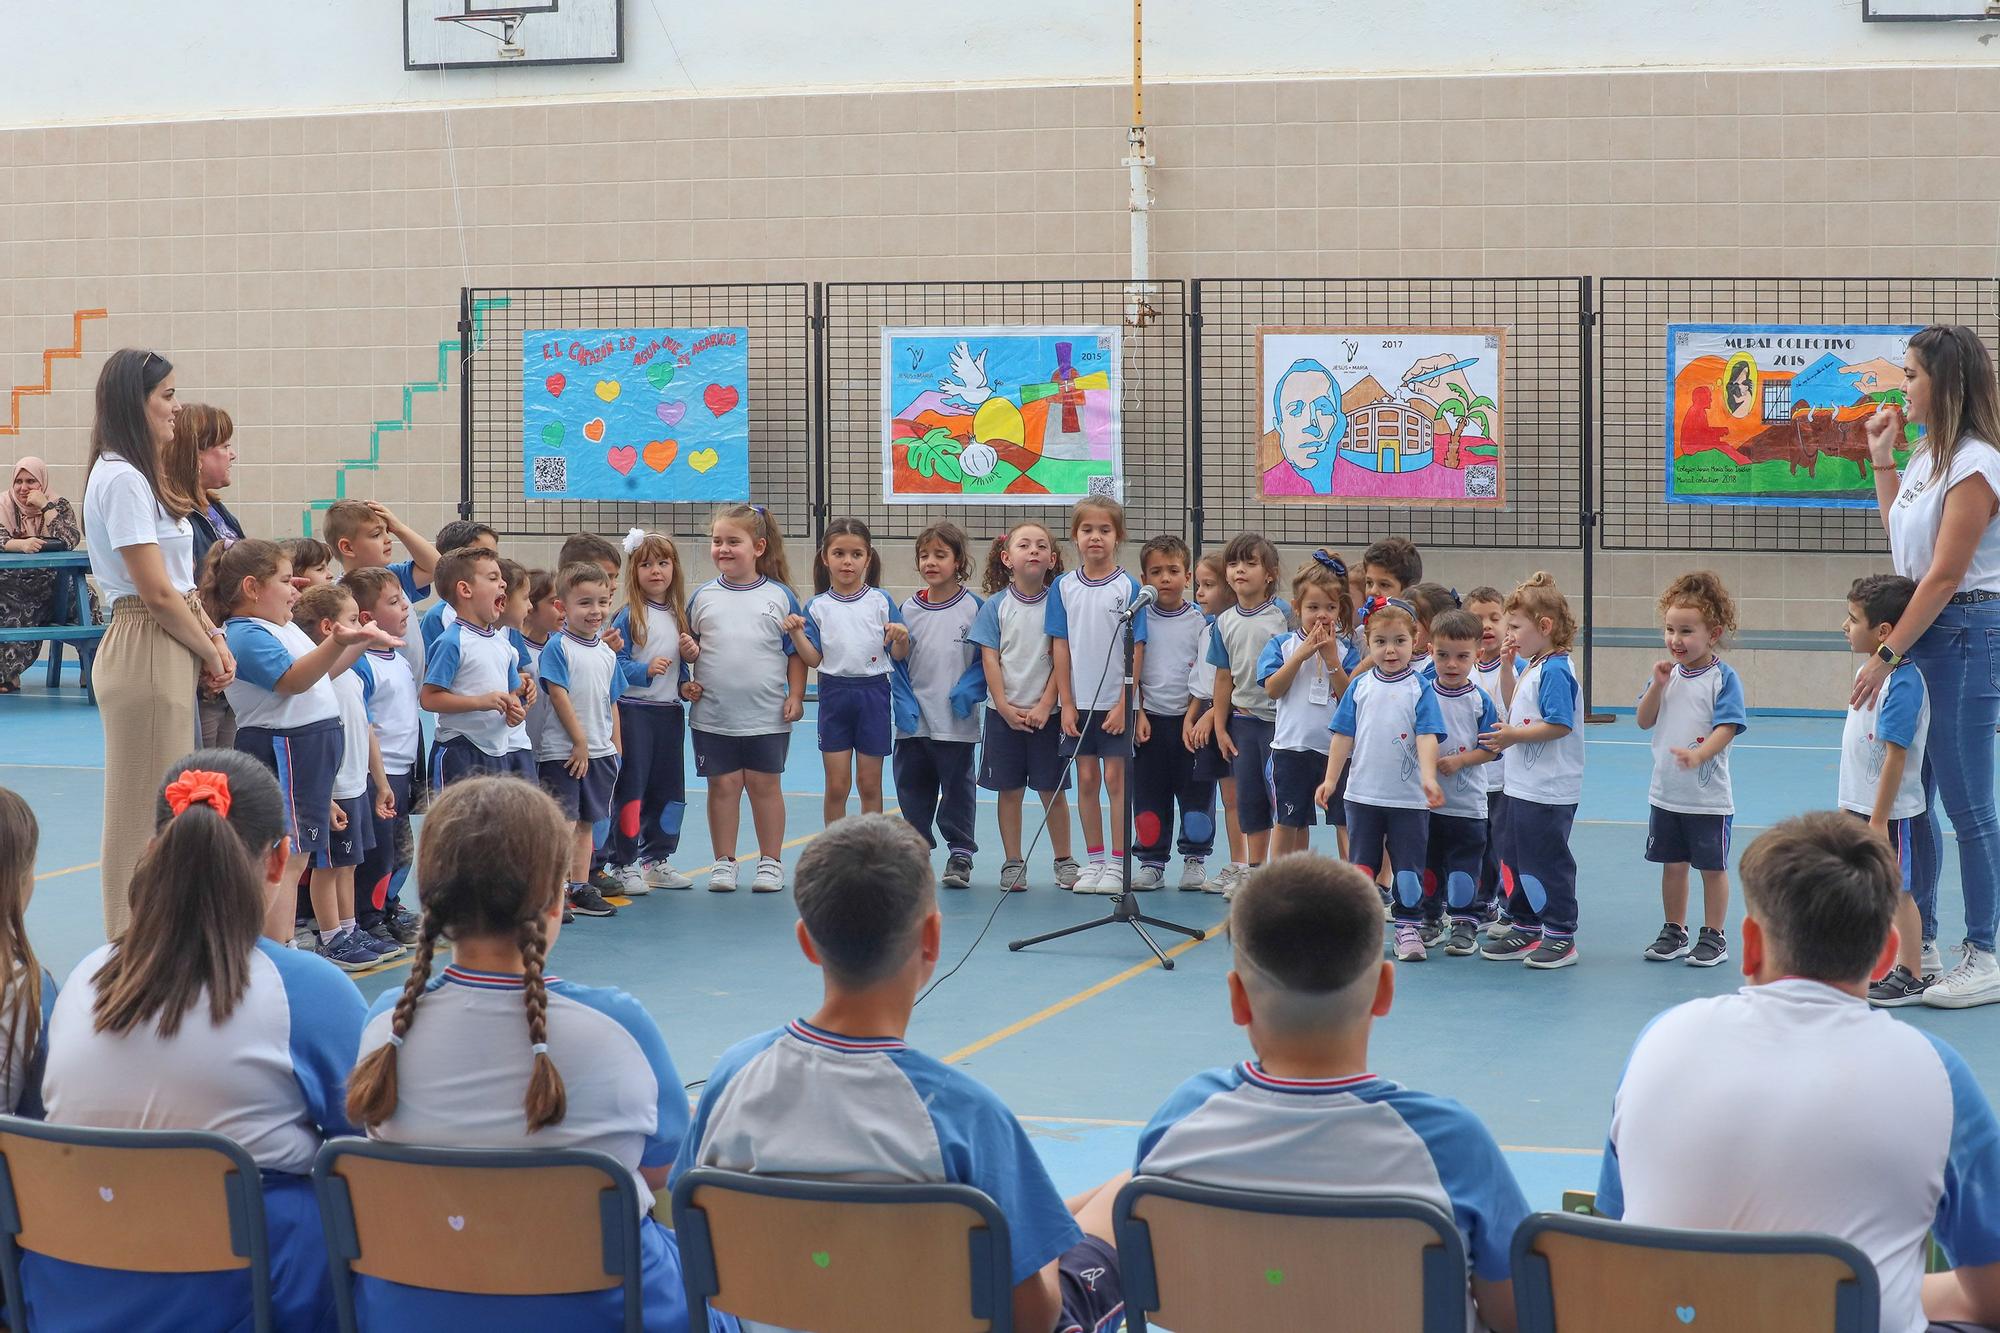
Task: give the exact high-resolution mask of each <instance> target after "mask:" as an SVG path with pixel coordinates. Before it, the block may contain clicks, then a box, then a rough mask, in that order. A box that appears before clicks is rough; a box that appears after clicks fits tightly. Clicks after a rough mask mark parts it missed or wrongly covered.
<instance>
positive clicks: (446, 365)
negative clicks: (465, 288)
mask: <svg viewBox="0 0 2000 1333" xmlns="http://www.w3.org/2000/svg"><path fill="white" fill-rule="evenodd" d="M506 304H507V298H506V297H504V296H495V297H488V298H487V299H485V300H480V301H474V302H473V303H472V346H473V350H475V351H477V350H478V349H479V348H480V347H482V346H484V345H485V342H486V312H487V311H488V310H492V309H495V308H496V307H502V306H505V305H506ZM99 313H102V312H99ZM459 351H460V345H459V341H458V339H456V338H444V339H440V340H439V342H438V369H437V378H435V379H429V380H412V381H411V382H410V383H408V384H405V385H404V386H403V415H402V416H401V417H400V418H396V419H392V420H389V421H378V422H376V423H375V424H374V425H372V426H370V427H369V428H368V457H366V458H343V459H341V460H340V470H339V471H337V472H335V473H334V474H333V495H332V497H331V498H329V499H325V500H314V501H313V502H312V503H311V504H309V505H307V506H306V508H305V510H304V511H303V512H302V513H301V514H300V516H299V518H300V522H301V524H302V525H303V526H302V529H301V531H302V535H304V536H307V537H310V536H312V535H313V515H314V514H323V513H325V512H326V511H327V510H328V509H330V508H332V507H333V502H334V501H335V500H345V499H346V498H347V477H348V474H349V473H353V472H373V471H375V470H376V469H377V468H379V467H380V466H381V465H382V437H383V436H384V435H388V434H391V433H392V432H396V431H405V430H408V429H409V428H410V427H411V426H412V425H413V424H414V423H415V420H416V418H415V411H416V397H417V395H418V394H420V393H443V392H444V390H445V388H446V386H448V385H449V384H450V383H451V363H452V358H453V357H455V356H457V355H458V353H459ZM17 392H18V390H17Z"/></svg>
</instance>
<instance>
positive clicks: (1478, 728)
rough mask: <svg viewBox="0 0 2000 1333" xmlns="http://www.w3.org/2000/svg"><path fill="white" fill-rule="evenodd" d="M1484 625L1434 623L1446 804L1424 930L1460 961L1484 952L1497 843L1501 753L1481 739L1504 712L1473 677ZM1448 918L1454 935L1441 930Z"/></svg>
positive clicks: (1427, 877)
mask: <svg viewBox="0 0 2000 1333" xmlns="http://www.w3.org/2000/svg"><path fill="white" fill-rule="evenodd" d="M1479 629H1480V626H1479V618H1478V617H1477V616H1475V615H1473V614H1472V613H1471V612H1469V611H1458V610H1453V611H1445V612H1443V613H1441V614H1440V615H1439V616H1438V617H1437V619H1435V620H1433V621H1432V622H1431V665H1432V668H1433V670H1434V671H1435V676H1434V678H1433V681H1432V685H1431V690H1432V693H1434V694H1436V695H1437V701H1438V712H1439V713H1440V714H1441V715H1442V716H1443V717H1444V730H1445V736H1444V740H1442V741H1441V742H1439V744H1438V761H1437V775H1438V786H1440V787H1442V788H1444V804H1443V805H1441V806H1439V807H1438V808H1437V809H1435V810H1433V811H1431V828H1430V843H1429V847H1428V854H1427V857H1426V865H1425V867H1424V890H1425V892H1424V924H1423V927H1422V935H1423V942H1424V944H1425V945H1426V946H1428V945H1432V944H1436V943H1439V942H1440V941H1442V942H1443V943H1444V946H1445V949H1444V951H1445V952H1446V953H1448V954H1451V955H1453V956H1455V957H1460V958H1463V957H1466V956H1468V955H1471V954H1474V953H1477V952H1478V951H1479V923H1480V922H1481V921H1483V920H1485V918H1486V913H1487V910H1488V908H1489V907H1490V905H1491V904H1492V901H1493V900H1492V898H1491V897H1490V896H1485V897H1482V893H1483V892H1484V890H1483V889H1482V887H1481V884H1480V866H1481V864H1482V863H1483V862H1484V861H1485V859H1486V849H1487V844H1488V843H1489V842H1490V841H1491V840H1492V839H1491V836H1490V834H1491V830H1492V826H1491V824H1490V823H1489V816H1488V811H1487V802H1486V768H1487V766H1488V765H1490V764H1491V763H1492V762H1493V761H1494V760H1495V759H1497V758H1499V756H1498V755H1496V754H1494V753H1493V752H1492V751H1491V750H1488V749H1485V748H1483V747H1482V746H1481V745H1480V744H1479V736H1480V733H1482V732H1485V731H1489V730H1491V729H1492V727H1493V724H1494V723H1495V722H1498V721H1499V720H1500V714H1499V712H1498V710H1497V708H1496V706H1495V705H1494V702H1493V699H1492V696H1490V695H1488V694H1487V693H1486V691H1485V690H1483V689H1481V688H1480V686H1479V684H1478V682H1477V681H1475V680H1474V679H1473V671H1474V669H1475V666H1476V664H1477V661H1478V654H1479ZM1447 915H1448V916H1449V918H1450V920H1451V925H1450V927H1449V932H1450V933H1449V936H1448V937H1447V936H1446V934H1445V931H1444V929H1443V928H1442V923H1443V921H1444V920H1445V918H1446V917H1447Z"/></svg>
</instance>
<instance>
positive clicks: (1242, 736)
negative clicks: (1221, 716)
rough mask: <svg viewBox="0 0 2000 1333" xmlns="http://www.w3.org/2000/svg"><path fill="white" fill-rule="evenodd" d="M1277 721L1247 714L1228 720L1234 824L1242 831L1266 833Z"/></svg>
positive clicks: (1269, 809)
mask: <svg viewBox="0 0 2000 1333" xmlns="http://www.w3.org/2000/svg"><path fill="white" fill-rule="evenodd" d="M1277 729H1278V724H1277V723H1275V722H1271V721H1268V720H1266V719H1265V718H1261V717H1252V716H1251V715H1250V714H1248V713H1238V714H1236V715H1235V716H1233V717H1231V718H1230V719H1229V739H1230V742H1231V743H1232V744H1233V745H1235V746H1236V758H1235V759H1233V760H1231V761H1230V772H1231V774H1232V775H1234V777H1235V778H1236V825H1237V827H1238V828H1240V829H1242V830H1243V831H1244V832H1245V833H1269V832H1270V831H1271V825H1272V823H1273V822H1274V821H1273V819H1272V817H1271V815H1272V811H1271V736H1272V734H1273V733H1274V732H1275V731H1277Z"/></svg>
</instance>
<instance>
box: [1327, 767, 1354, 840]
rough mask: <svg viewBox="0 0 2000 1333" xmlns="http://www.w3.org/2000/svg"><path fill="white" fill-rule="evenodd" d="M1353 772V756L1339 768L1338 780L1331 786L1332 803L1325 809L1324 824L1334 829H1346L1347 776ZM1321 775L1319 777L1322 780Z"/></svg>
mask: <svg viewBox="0 0 2000 1333" xmlns="http://www.w3.org/2000/svg"><path fill="white" fill-rule="evenodd" d="M1353 771H1354V756H1353V755H1351V754H1350V755H1349V756H1347V762H1346V763H1344V764H1342V765H1341V766H1340V780H1339V781H1338V782H1336V783H1334V784H1333V801H1332V802H1331V803H1330V804H1329V805H1328V806H1327V807H1326V822H1327V823H1329V824H1331V825H1333V826H1334V827H1335V828H1346V827H1347V775H1348V774H1349V773H1352V772H1353ZM1324 776H1325V774H1324V773H1322V774H1321V777H1322V778H1324Z"/></svg>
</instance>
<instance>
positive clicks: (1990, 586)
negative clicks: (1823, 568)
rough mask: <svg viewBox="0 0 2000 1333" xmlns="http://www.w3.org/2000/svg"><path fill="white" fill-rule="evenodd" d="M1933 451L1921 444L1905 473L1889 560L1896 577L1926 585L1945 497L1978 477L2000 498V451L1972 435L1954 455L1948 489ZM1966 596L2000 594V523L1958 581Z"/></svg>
mask: <svg viewBox="0 0 2000 1333" xmlns="http://www.w3.org/2000/svg"><path fill="white" fill-rule="evenodd" d="M1932 472H1933V469H1932V467H1931V457H1930V450H1929V447H1928V446H1927V445H1926V444H1923V443H1919V445H1918V447H1917V450H1916V452H1915V453H1913V454H1911V455H1910V461H1909V463H1908V464H1907V465H1906V466H1905V467H1904V468H1903V477H1902V482H1901V484H1900V485H1898V486H1897V488H1896V502H1895V503H1894V504H1892V505H1890V506H1889V555H1890V559H1891V561H1892V562H1893V563H1894V564H1895V567H1896V572H1897V573H1898V574H1901V575H1902V576H1903V577H1904V578H1906V579H1915V580H1918V581H1919V582H1921V581H1922V579H1923V577H1924V575H1925V574H1927V573H1929V572H1930V568H1931V558H1932V556H1934V555H1935V554H1936V552H1937V538H1938V528H1939V526H1940V525H1941V524H1942V523H1943V522H1944V498H1945V496H1946V495H1948V494H1950V493H1951V492H1952V491H1954V490H1956V489H1957V488H1958V487H1959V486H1960V485H1961V484H1963V483H1964V482H1966V481H1968V480H1970V479H1971V478H1973V477H1975V476H1978V477H1983V478H1985V479H1986V484H1987V486H1988V487H1990V488H1991V489H1992V491H1993V494H1994V495H1995V497H2000V449H1996V448H1994V447H1993V445H1991V444H1989V443H1988V442H1986V441H1985V440H1978V439H1974V438H1972V437H1971V436H1967V437H1965V438H1964V439H1962V440H1960V441H1959V444H1958V449H1957V451H1956V452H1954V453H1953V454H1952V459H1951V471H1950V473H1949V474H1948V475H1947V476H1946V477H1945V479H1944V483H1943V484H1942V485H1939V484H1937V482H1936V479H1935V478H1934V477H1933V475H1932ZM1958 589H1959V591H1960V592H2000V523H1988V524H1987V525H1986V526H1985V528H1984V529H1982V530H1981V531H1980V534H1979V545H1978V546H1976V547H1974V548H1973V552H1972V563H1971V564H1970V565H1968V566H1967V567H1966V570H1965V577H1964V578H1962V579H1960V580H1959V582H1958Z"/></svg>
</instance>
